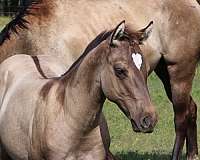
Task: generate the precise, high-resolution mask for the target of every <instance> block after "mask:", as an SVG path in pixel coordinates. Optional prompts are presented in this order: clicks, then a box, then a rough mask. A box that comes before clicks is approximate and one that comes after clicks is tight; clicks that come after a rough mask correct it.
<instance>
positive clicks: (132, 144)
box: [104, 69, 200, 160]
mask: <svg viewBox="0 0 200 160" xmlns="http://www.w3.org/2000/svg"><path fill="white" fill-rule="evenodd" d="M199 80H200V69H199V70H198V72H197V75H196V77H195V80H194V84H193V93H192V95H193V97H194V99H195V101H196V103H197V105H198V106H200V83H199ZM148 86H149V90H150V94H151V97H152V101H153V102H154V104H155V105H156V109H157V112H158V114H159V122H158V124H157V126H156V128H155V130H154V132H153V133H151V134H142V133H134V132H133V131H132V128H131V124H130V122H129V121H128V120H127V118H126V117H125V116H124V115H123V114H122V113H121V112H120V110H119V109H118V107H117V106H116V105H114V104H113V103H110V102H108V101H107V102H106V104H105V107H104V112H105V115H106V118H107V120H108V125H109V129H110V133H111V139H112V143H111V151H112V152H113V153H114V154H115V155H117V156H118V157H120V158H121V159H122V160H132V159H136V160H169V159H170V155H171V152H172V148H173V143H174V138H175V132H174V125H173V109H172V105H171V103H170V102H169V100H168V99H167V96H166V94H165V91H164V88H163V86H162V84H161V82H160V80H158V78H157V77H156V76H155V74H152V75H151V76H150V77H149V80H148ZM198 112H200V108H198ZM197 123H198V128H200V117H198V122H197ZM198 133H199V131H198ZM198 143H199V144H200V134H198ZM183 154H185V149H184V153H183ZM183 159H184V158H183Z"/></svg>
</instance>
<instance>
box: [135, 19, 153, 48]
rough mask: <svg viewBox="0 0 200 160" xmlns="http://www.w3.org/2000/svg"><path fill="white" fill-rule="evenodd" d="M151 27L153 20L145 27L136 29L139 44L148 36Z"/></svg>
mask: <svg viewBox="0 0 200 160" xmlns="http://www.w3.org/2000/svg"><path fill="white" fill-rule="evenodd" d="M152 29H153V21H151V22H150V23H149V24H148V25H147V26H146V27H145V28H143V29H141V30H139V31H137V34H138V41H139V44H142V43H143V42H144V41H146V40H147V39H148V38H149V36H150V34H151V32H152Z"/></svg>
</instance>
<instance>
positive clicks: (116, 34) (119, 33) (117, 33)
mask: <svg viewBox="0 0 200 160" xmlns="http://www.w3.org/2000/svg"><path fill="white" fill-rule="evenodd" d="M124 30H125V20H123V21H122V22H121V23H119V24H118V25H117V27H116V28H115V29H114V30H113V33H112V36H111V39H110V46H115V45H117V41H118V40H119V39H120V38H121V37H123V36H124Z"/></svg>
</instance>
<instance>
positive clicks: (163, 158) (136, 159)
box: [115, 152, 186, 160]
mask: <svg viewBox="0 0 200 160" xmlns="http://www.w3.org/2000/svg"><path fill="white" fill-rule="evenodd" d="M115 155H116V157H117V158H119V159H120V160H170V158H171V155H170V154H164V153H138V152H117V153H116V154H115ZM181 160H186V159H185V158H183V157H182V158H181Z"/></svg>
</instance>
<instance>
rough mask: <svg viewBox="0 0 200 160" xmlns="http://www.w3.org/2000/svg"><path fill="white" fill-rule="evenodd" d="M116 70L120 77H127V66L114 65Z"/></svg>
mask: <svg viewBox="0 0 200 160" xmlns="http://www.w3.org/2000/svg"><path fill="white" fill-rule="evenodd" d="M114 71H115V75H116V76H117V77H118V78H120V79H124V78H126V77H127V72H128V71H127V70H126V69H125V68H122V67H118V66H114Z"/></svg>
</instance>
